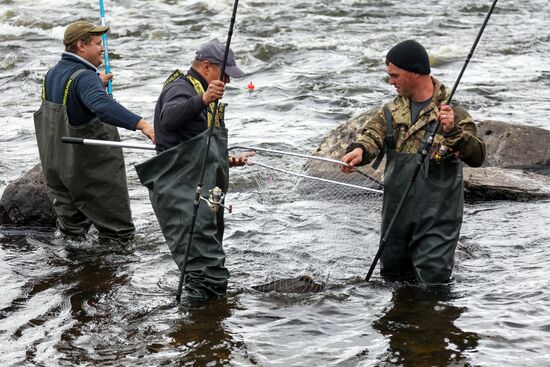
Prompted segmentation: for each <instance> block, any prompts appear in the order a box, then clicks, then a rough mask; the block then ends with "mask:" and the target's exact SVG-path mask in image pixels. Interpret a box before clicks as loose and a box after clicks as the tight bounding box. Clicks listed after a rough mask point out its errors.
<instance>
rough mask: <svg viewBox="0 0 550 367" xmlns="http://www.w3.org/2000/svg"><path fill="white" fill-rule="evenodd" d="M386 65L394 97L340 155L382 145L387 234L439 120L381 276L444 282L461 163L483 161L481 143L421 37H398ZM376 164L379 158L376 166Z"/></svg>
mask: <svg viewBox="0 0 550 367" xmlns="http://www.w3.org/2000/svg"><path fill="white" fill-rule="evenodd" d="M386 65H387V73H388V76H389V83H390V84H391V85H393V86H394V87H395V89H396V91H397V94H398V96H397V97H396V98H395V99H394V100H393V101H391V102H389V103H387V104H385V105H384V106H383V107H382V108H380V110H379V111H378V113H377V114H376V115H375V116H374V117H372V118H371V119H370V120H368V121H367V122H366V123H365V125H364V127H363V129H362V131H361V133H360V134H359V135H358V140H357V142H356V143H353V144H351V145H350V146H349V147H348V149H347V154H346V155H345V156H344V157H343V158H342V161H343V162H345V163H348V164H350V165H351V166H360V165H365V164H367V163H370V162H371V161H373V160H374V159H375V158H377V156H379V154H380V152H381V151H382V152H385V155H386V167H385V172H384V202H383V207H382V235H384V233H385V231H386V228H387V227H388V225H389V222H390V220H391V218H392V216H393V214H394V213H395V210H396V207H397V205H398V203H399V201H400V200H401V197H402V195H403V194H404V192H405V188H406V187H407V185H408V184H409V181H410V179H411V177H412V175H413V172H414V170H415V168H416V166H417V160H418V159H419V154H417V153H418V150H419V148H421V147H422V146H423V142H424V139H426V138H427V137H428V136H429V134H430V132H431V131H433V129H434V127H435V124H436V120H439V121H440V123H441V125H440V129H439V131H438V132H437V134H436V135H435V139H434V144H433V145H432V147H433V152H431V154H429V155H428V156H427V157H426V160H425V161H424V162H422V166H421V169H420V172H419V173H418V175H417V177H416V180H415V182H414V184H413V186H412V188H411V190H410V191H409V194H408V196H407V197H406V199H405V202H404V205H403V207H402V210H401V211H400V213H399V215H398V217H397V219H396V223H395V225H394V227H393V229H392V231H391V233H390V235H389V237H388V239H387V242H386V244H387V245H386V247H385V249H384V251H383V252H382V255H381V257H380V261H381V265H382V266H381V274H382V276H383V277H385V278H386V279H390V280H417V281H420V282H422V283H425V284H441V283H446V282H448V281H449V280H450V277H451V273H452V270H453V264H454V253H455V249H456V245H457V242H458V237H459V233H460V227H461V225H462V214H463V201H464V188H463V173H462V168H463V162H464V163H466V164H468V165H469V166H472V167H479V166H481V164H482V163H483V160H484V159H485V144H484V142H483V141H482V140H481V139H480V138H479V137H478V136H477V134H476V125H475V123H474V121H473V120H472V118H471V117H470V115H469V114H468V112H466V110H465V109H464V108H462V107H460V106H459V105H458V104H455V103H454V102H453V103H452V106H449V105H447V104H445V103H446V100H447V98H448V96H449V91H448V90H447V88H446V87H445V86H444V85H443V84H442V83H441V82H440V81H438V80H437V79H436V78H434V77H432V76H430V63H429V58H428V53H427V52H426V50H425V49H424V47H423V46H422V45H421V44H419V43H418V42H416V41H413V40H407V41H403V42H401V43H398V44H397V45H396V46H394V47H393V48H392V49H391V50H390V51H389V52H388V54H387V56H386ZM379 157H380V158H381V156H379ZM378 163H380V159H376V161H375V164H373V165H377V164H378ZM342 170H343V171H350V170H349V169H348V168H345V167H344V168H342Z"/></svg>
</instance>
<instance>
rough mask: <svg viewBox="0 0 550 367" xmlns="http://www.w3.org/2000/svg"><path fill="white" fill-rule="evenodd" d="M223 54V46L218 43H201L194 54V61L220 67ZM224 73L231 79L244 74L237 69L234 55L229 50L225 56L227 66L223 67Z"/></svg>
mask: <svg viewBox="0 0 550 367" xmlns="http://www.w3.org/2000/svg"><path fill="white" fill-rule="evenodd" d="M224 53H225V45H224V44H222V43H221V42H219V41H215V40H214V41H210V42H207V43H203V44H202V45H200V46H199V49H198V50H197V52H196V54H195V59H196V60H206V61H209V62H211V63H212V64H216V65H220V66H221V65H222V64H223V55H224ZM225 73H226V74H227V75H229V76H230V77H232V78H242V77H243V76H244V72H243V71H242V70H241V69H239V67H238V66H237V62H236V61H235V54H234V53H233V50H231V48H230V49H229V53H228V54H227V64H226V65H225Z"/></svg>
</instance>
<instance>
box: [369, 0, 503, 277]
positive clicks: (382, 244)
mask: <svg viewBox="0 0 550 367" xmlns="http://www.w3.org/2000/svg"><path fill="white" fill-rule="evenodd" d="M497 1H498V0H494V1H493V4H492V5H491V8H490V9H489V11H488V12H487V15H486V16H485V20H484V21H483V24H482V25H481V29H480V30H479V32H478V34H477V37H476V39H475V41H474V44H473V45H472V48H471V49H470V52H469V53H468V56H467V57H466V60H465V61H464V65H463V66H462V70H460V73H459V74H458V78H457V79H456V81H455V84H454V86H453V89H452V90H451V93H450V94H449V97H448V98H447V102H446V104H450V103H451V100H452V98H453V95H454V93H455V91H456V89H457V87H458V84H459V83H460V80H461V79H462V75H463V74H464V71H465V70H466V67H467V66H468V63H469V62H470V59H471V58H472V56H473V54H474V50H475V49H476V47H477V44H478V42H479V40H480V38H481V35H482V34H483V31H484V30H485V26H486V25H487V23H488V22H489V18H490V17H491V14H492V13H493V10H494V9H495V6H496V4H497ZM440 125H441V123H440V122H439V121H437V123H436V125H435V127H434V129H433V130H432V131H431V133H430V135H429V137H428V139H427V140H426V142H425V143H424V145H423V146H422V150H421V152H419V153H418V154H420V159H418V161H417V165H416V167H415V170H414V171H413V174H412V176H411V178H410V180H409V183H408V185H407V187H406V189H405V192H403V195H402V196H401V200H400V201H399V204H398V205H397V208H396V209H395V212H394V214H393V216H392V218H391V220H390V223H389V225H388V228H387V229H386V232H385V233H384V236H383V237H382V241H381V242H380V246H379V247H378V252H377V253H376V255H375V256H374V260H373V261H372V264H371V266H370V268H369V272H368V273H367V276H366V277H365V281H367V282H368V281H369V280H370V277H371V276H372V273H373V271H374V268H375V267H376V264H377V263H378V260H379V259H380V256H382V252H383V251H384V248H385V247H386V243H387V240H388V237H389V235H390V233H391V230H392V229H393V226H394V225H395V222H396V220H397V217H398V216H399V212H400V211H401V208H402V207H403V204H404V203H405V199H406V197H407V195H408V194H409V191H410V190H411V187H412V185H413V184H414V181H415V180H416V177H417V176H418V172H419V171H420V168H421V167H422V164H423V162H424V160H425V159H426V156H427V155H428V152H429V150H430V148H431V147H432V144H433V141H434V138H435V135H436V133H437V130H439V126H440Z"/></svg>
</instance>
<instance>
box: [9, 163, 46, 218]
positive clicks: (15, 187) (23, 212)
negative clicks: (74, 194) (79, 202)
mask: <svg viewBox="0 0 550 367" xmlns="http://www.w3.org/2000/svg"><path fill="white" fill-rule="evenodd" d="M52 203H53V197H52V195H51V193H50V191H49V189H48V187H47V186H46V183H45V182H44V177H43V175H42V166H41V165H40V164H37V165H36V166H34V167H33V168H32V169H31V170H30V171H28V172H27V173H25V174H24V175H23V176H22V177H20V178H18V179H17V180H15V181H13V182H12V183H10V184H9V185H8V186H7V187H6V189H5V190H4V193H3V194H2V198H1V199H0V224H2V225H6V224H7V225H17V226H43V227H54V226H55V218H56V217H55V213H54V210H53V204H52Z"/></svg>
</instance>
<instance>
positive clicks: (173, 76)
mask: <svg viewBox="0 0 550 367" xmlns="http://www.w3.org/2000/svg"><path fill="white" fill-rule="evenodd" d="M184 75H185V74H184V73H182V72H181V71H180V69H176V70H175V71H174V72H173V73H172V74H170V76H169V77H168V79H166V80H165V81H164V84H163V85H162V89H164V88H166V86H167V85H168V84H170V83H172V82H174V81H176V80H178V79H179V78H181V77H182V76H184Z"/></svg>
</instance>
